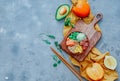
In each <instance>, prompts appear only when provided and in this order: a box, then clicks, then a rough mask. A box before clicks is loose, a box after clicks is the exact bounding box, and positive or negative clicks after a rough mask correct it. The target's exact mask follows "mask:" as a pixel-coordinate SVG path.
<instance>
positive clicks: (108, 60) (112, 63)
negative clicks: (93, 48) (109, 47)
mask: <svg viewBox="0 0 120 81" xmlns="http://www.w3.org/2000/svg"><path fill="white" fill-rule="evenodd" d="M104 65H105V67H107V68H108V69H111V70H114V69H115V68H116V67H117V61H116V59H115V58H114V57H113V56H105V59H104Z"/></svg>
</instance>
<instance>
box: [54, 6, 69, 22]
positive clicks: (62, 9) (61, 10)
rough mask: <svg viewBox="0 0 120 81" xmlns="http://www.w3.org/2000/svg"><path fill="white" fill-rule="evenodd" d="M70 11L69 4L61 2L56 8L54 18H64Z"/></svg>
mask: <svg viewBox="0 0 120 81" xmlns="http://www.w3.org/2000/svg"><path fill="white" fill-rule="evenodd" d="M69 12H70V6H69V5H68V4H62V5H60V6H59V7H58V8H57V11H56V15H55V18H56V20H58V21H59V20H61V19H63V18H65V17H66V16H67V15H68V13H69Z"/></svg>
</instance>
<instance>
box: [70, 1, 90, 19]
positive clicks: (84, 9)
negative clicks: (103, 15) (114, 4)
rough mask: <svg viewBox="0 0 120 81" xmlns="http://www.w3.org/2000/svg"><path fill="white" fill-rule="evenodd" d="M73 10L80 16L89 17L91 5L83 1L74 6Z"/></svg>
mask: <svg viewBox="0 0 120 81" xmlns="http://www.w3.org/2000/svg"><path fill="white" fill-rule="evenodd" d="M72 11H73V13H74V14H75V15H77V16H78V17H81V18H84V17H87V16H88V15H89V13H90V6H89V4H88V3H86V2H81V3H78V4H77V5H76V6H73V8H72Z"/></svg>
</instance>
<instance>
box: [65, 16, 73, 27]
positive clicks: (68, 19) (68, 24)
mask: <svg viewBox="0 0 120 81" xmlns="http://www.w3.org/2000/svg"><path fill="white" fill-rule="evenodd" d="M70 21H71V18H67V19H66V20H65V23H64V25H65V26H70Z"/></svg>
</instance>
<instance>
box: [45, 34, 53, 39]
mask: <svg viewBox="0 0 120 81" xmlns="http://www.w3.org/2000/svg"><path fill="white" fill-rule="evenodd" d="M47 36H48V37H49V38H51V39H55V36H53V35H47Z"/></svg>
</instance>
